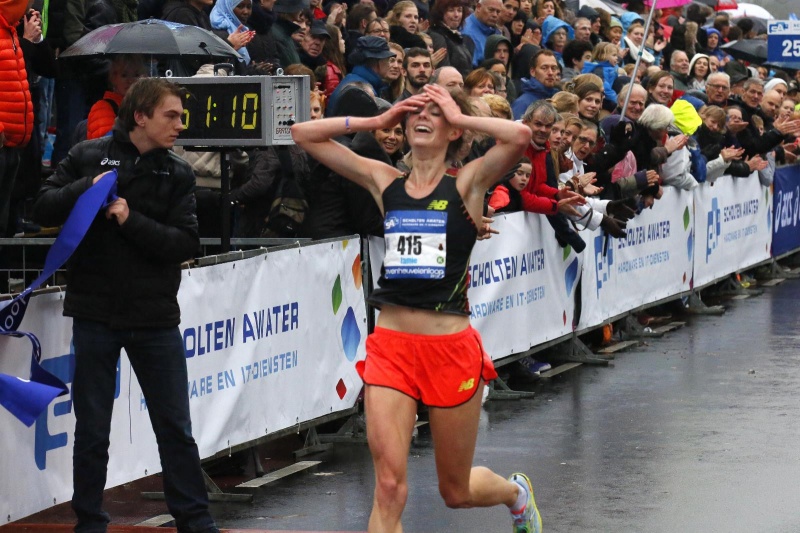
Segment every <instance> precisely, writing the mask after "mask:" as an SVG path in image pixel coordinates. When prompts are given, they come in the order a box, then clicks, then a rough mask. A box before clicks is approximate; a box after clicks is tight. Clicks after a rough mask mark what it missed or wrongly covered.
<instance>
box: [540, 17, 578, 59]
mask: <svg viewBox="0 0 800 533" xmlns="http://www.w3.org/2000/svg"><path fill="white" fill-rule="evenodd" d="M561 28H564V29H565V30H566V31H567V39H568V40H569V41H571V40H572V39H574V38H575V30H573V29H572V26H570V25H569V24H567V23H566V22H564V21H563V20H561V19H560V18H556V17H554V16H553V15H548V16H547V18H546V19H544V22H543V23H542V45H543V46H544V47H546V48H549V49H550V50H553V46H552V45H551V44H550V42H549V40H550V37H552V36H553V33H555V32H556V30H559V29H561ZM553 53H554V54H555V55H556V60H557V61H558V64H559V65H561V68H562V69H563V68H564V67H565V66H566V65H564V58H563V57H562V55H561V52H557V51H556V50H553Z"/></svg>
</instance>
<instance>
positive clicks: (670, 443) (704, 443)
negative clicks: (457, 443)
mask: <svg viewBox="0 0 800 533" xmlns="http://www.w3.org/2000/svg"><path fill="white" fill-rule="evenodd" d="M726 305H727V306H728V312H727V313H726V314H725V315H723V316H719V317H708V316H701V317H689V318H688V320H689V323H688V324H687V327H685V328H683V329H680V330H678V331H675V332H672V333H668V334H667V335H666V336H665V337H663V338H661V339H651V340H647V343H648V345H645V346H641V347H640V348H637V349H635V350H632V351H628V352H624V353H621V354H618V355H617V358H616V360H615V361H613V362H612V363H611V365H610V366H608V367H587V366H583V367H580V368H577V369H575V370H571V371H569V372H567V373H565V374H562V375H561V376H558V377H556V378H554V379H553V380H551V381H549V382H548V383H539V384H537V385H535V386H533V389H534V390H536V391H537V396H536V398H534V399H532V400H521V401H516V402H489V403H488V404H487V405H486V406H485V407H484V410H483V413H482V415H481V431H480V434H479V437H478V446H477V450H476V453H475V464H480V465H486V466H489V467H490V468H492V469H494V470H495V471H497V472H498V473H501V474H503V475H508V474H510V473H511V472H513V471H516V470H522V471H524V472H527V473H528V474H529V475H530V476H531V478H532V480H533V483H534V489H535V492H536V495H537V502H538V505H539V509H540V510H541V513H542V516H543V520H544V529H545V531H547V532H550V533H555V532H564V533H566V532H570V533H575V532H646V533H650V532H653V533H658V532H676V531H680V532H698V533H711V532H732V533H736V532H759V533H767V532H769V533H772V532H774V533H778V532H781V533H784V532H785V533H797V532H800V395H798V391H799V390H800V318H798V317H799V316H800V281H787V282H785V283H783V284H782V285H779V286H777V287H776V288H768V289H767V290H766V293H765V294H764V295H762V296H759V297H755V298H750V299H747V300H741V301H731V302H728V303H727V304H726ZM751 370H753V371H755V372H754V373H752V372H751ZM306 459H316V460H323V461H324V462H323V464H321V465H319V467H317V469H316V470H311V471H308V472H307V473H301V474H299V475H295V476H292V477H289V478H286V479H285V480H283V481H280V482H278V483H275V484H273V485H270V486H268V488H265V489H262V490H260V491H259V492H257V493H256V498H255V502H254V503H253V504H252V505H250V506H247V505H230V506H216V507H215V509H214V510H215V516H216V517H217V519H218V524H219V525H220V526H221V527H226V528H262V529H275V530H314V531H364V530H365V529H366V524H367V518H368V514H369V509H370V505H371V497H372V489H373V477H372V467H371V462H370V458H369V453H368V450H367V449H366V447H360V446H347V445H337V446H336V447H335V448H334V449H333V451H331V452H327V453H325V454H320V455H317V456H311V457H307V458H306ZM315 474H316V475H315ZM409 477H410V484H411V489H410V495H409V501H408V505H407V507H406V512H405V515H404V528H405V531H407V532H412V533H413V532H440V531H464V532H495V531H498V532H507V531H510V529H511V526H510V519H509V516H508V512H507V511H506V509H505V508H500V507H497V508H493V509H479V510H459V511H455V510H450V509H447V508H446V507H445V506H444V504H443V503H442V502H441V499H440V497H439V495H438V492H437V488H436V487H437V484H436V477H435V470H434V463H433V455H432V449H431V446H430V440H429V433H428V432H426V431H425V430H424V429H423V430H422V431H421V434H420V437H419V439H418V440H417V442H416V444H415V446H414V447H413V449H412V455H411V458H410V460H409Z"/></svg>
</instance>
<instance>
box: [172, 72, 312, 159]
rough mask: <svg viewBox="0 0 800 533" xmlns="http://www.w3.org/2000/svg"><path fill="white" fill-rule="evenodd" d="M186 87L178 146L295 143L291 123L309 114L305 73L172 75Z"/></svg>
mask: <svg viewBox="0 0 800 533" xmlns="http://www.w3.org/2000/svg"><path fill="white" fill-rule="evenodd" d="M169 80H170V81H171V82H173V83H177V84H178V85H180V86H182V87H184V88H185V89H186V90H187V91H188V94H187V95H186V98H185V99H184V102H183V125H184V126H185V129H184V130H183V131H182V132H181V135H180V137H178V141H177V142H176V143H175V144H177V145H179V146H207V147H225V146H242V147H244V146H271V145H280V144H294V142H293V141H292V135H291V126H292V124H294V123H295V122H305V121H307V120H308V118H309V105H310V102H309V96H310V93H309V81H308V77H307V76H214V77H200V78H169Z"/></svg>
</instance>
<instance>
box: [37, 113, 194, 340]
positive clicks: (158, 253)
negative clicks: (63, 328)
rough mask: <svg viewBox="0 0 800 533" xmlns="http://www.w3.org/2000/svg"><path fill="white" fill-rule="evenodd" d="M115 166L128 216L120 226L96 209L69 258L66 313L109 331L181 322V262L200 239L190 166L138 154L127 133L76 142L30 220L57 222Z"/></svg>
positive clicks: (167, 155)
mask: <svg viewBox="0 0 800 533" xmlns="http://www.w3.org/2000/svg"><path fill="white" fill-rule="evenodd" d="M114 168H116V169H117V171H118V173H119V178H118V189H117V196H119V197H120V198H124V199H125V200H126V201H127V203H128V207H129V209H130V215H129V216H128V219H127V220H126V221H125V223H124V224H122V225H121V226H120V225H119V224H118V223H117V222H116V221H115V220H113V219H112V220H107V219H106V217H105V213H104V212H103V211H101V212H100V213H99V214H98V215H97V216H96V218H95V220H94V222H93V223H92V225H91V226H90V228H89V231H88V232H87V233H86V237H85V238H84V239H83V241H82V242H81V244H80V245H79V246H78V249H77V250H76V251H75V253H74V254H73V255H72V257H71V258H70V260H69V262H68V263H67V294H66V298H65V300H64V315H65V316H71V317H75V318H83V319H88V320H95V321H98V322H103V323H106V324H108V325H109V326H111V327H113V328H152V327H174V326H177V325H178V324H179V323H180V308H179V306H178V299H177V294H178V288H179V286H180V283H181V268H180V264H181V262H183V261H186V260H188V259H191V258H192V257H193V256H194V254H195V252H196V251H197V249H198V246H199V244H200V241H199V237H198V230H197V216H196V204H195V196H194V189H195V179H194V174H193V173H192V169H191V167H190V166H189V164H188V163H186V162H184V161H183V160H182V159H180V158H178V157H177V156H176V155H175V154H173V153H172V152H170V151H169V150H165V149H156V150H151V151H149V152H147V153H145V154H141V155H140V154H139V151H138V150H137V149H136V147H135V146H134V145H133V144H132V143H131V142H130V138H129V137H128V134H127V133H126V132H123V131H121V130H120V129H118V126H115V127H114V130H113V135H112V136H110V137H103V138H101V139H95V140H92V141H87V142H83V143H80V144H78V145H76V146H75V147H73V148H72V150H70V152H69V155H67V157H66V158H65V159H64V160H63V161H62V162H61V163H60V164H59V166H58V169H57V170H56V172H55V173H54V174H53V175H52V176H50V177H49V178H48V179H47V181H46V182H45V183H44V185H42V188H41V190H40V191H39V195H38V198H37V199H36V204H35V206H34V211H33V217H34V219H35V220H36V221H37V222H38V223H40V224H42V225H44V226H59V225H61V224H63V223H64V222H65V221H66V219H67V216H68V215H69V213H70V211H71V210H72V208H73V206H74V205H75V202H76V201H77V199H78V197H79V196H80V195H81V194H82V193H83V192H84V191H86V190H87V189H88V188H89V187H91V185H92V180H93V179H94V178H95V177H96V176H98V175H100V174H102V173H104V172H107V171H109V170H112V169H114Z"/></svg>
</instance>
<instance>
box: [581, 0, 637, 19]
mask: <svg viewBox="0 0 800 533" xmlns="http://www.w3.org/2000/svg"><path fill="white" fill-rule="evenodd" d="M580 6H581V7H583V6H589V7H593V8H598V7H599V8H600V9H605V10H606V11H608V12H609V13H611V14H612V15H617V16H619V15H622V14H623V13H625V11H626V10H625V8H624V7H623V6H622V5H621V4H618V3H616V2H614V1H612V0H580Z"/></svg>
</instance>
